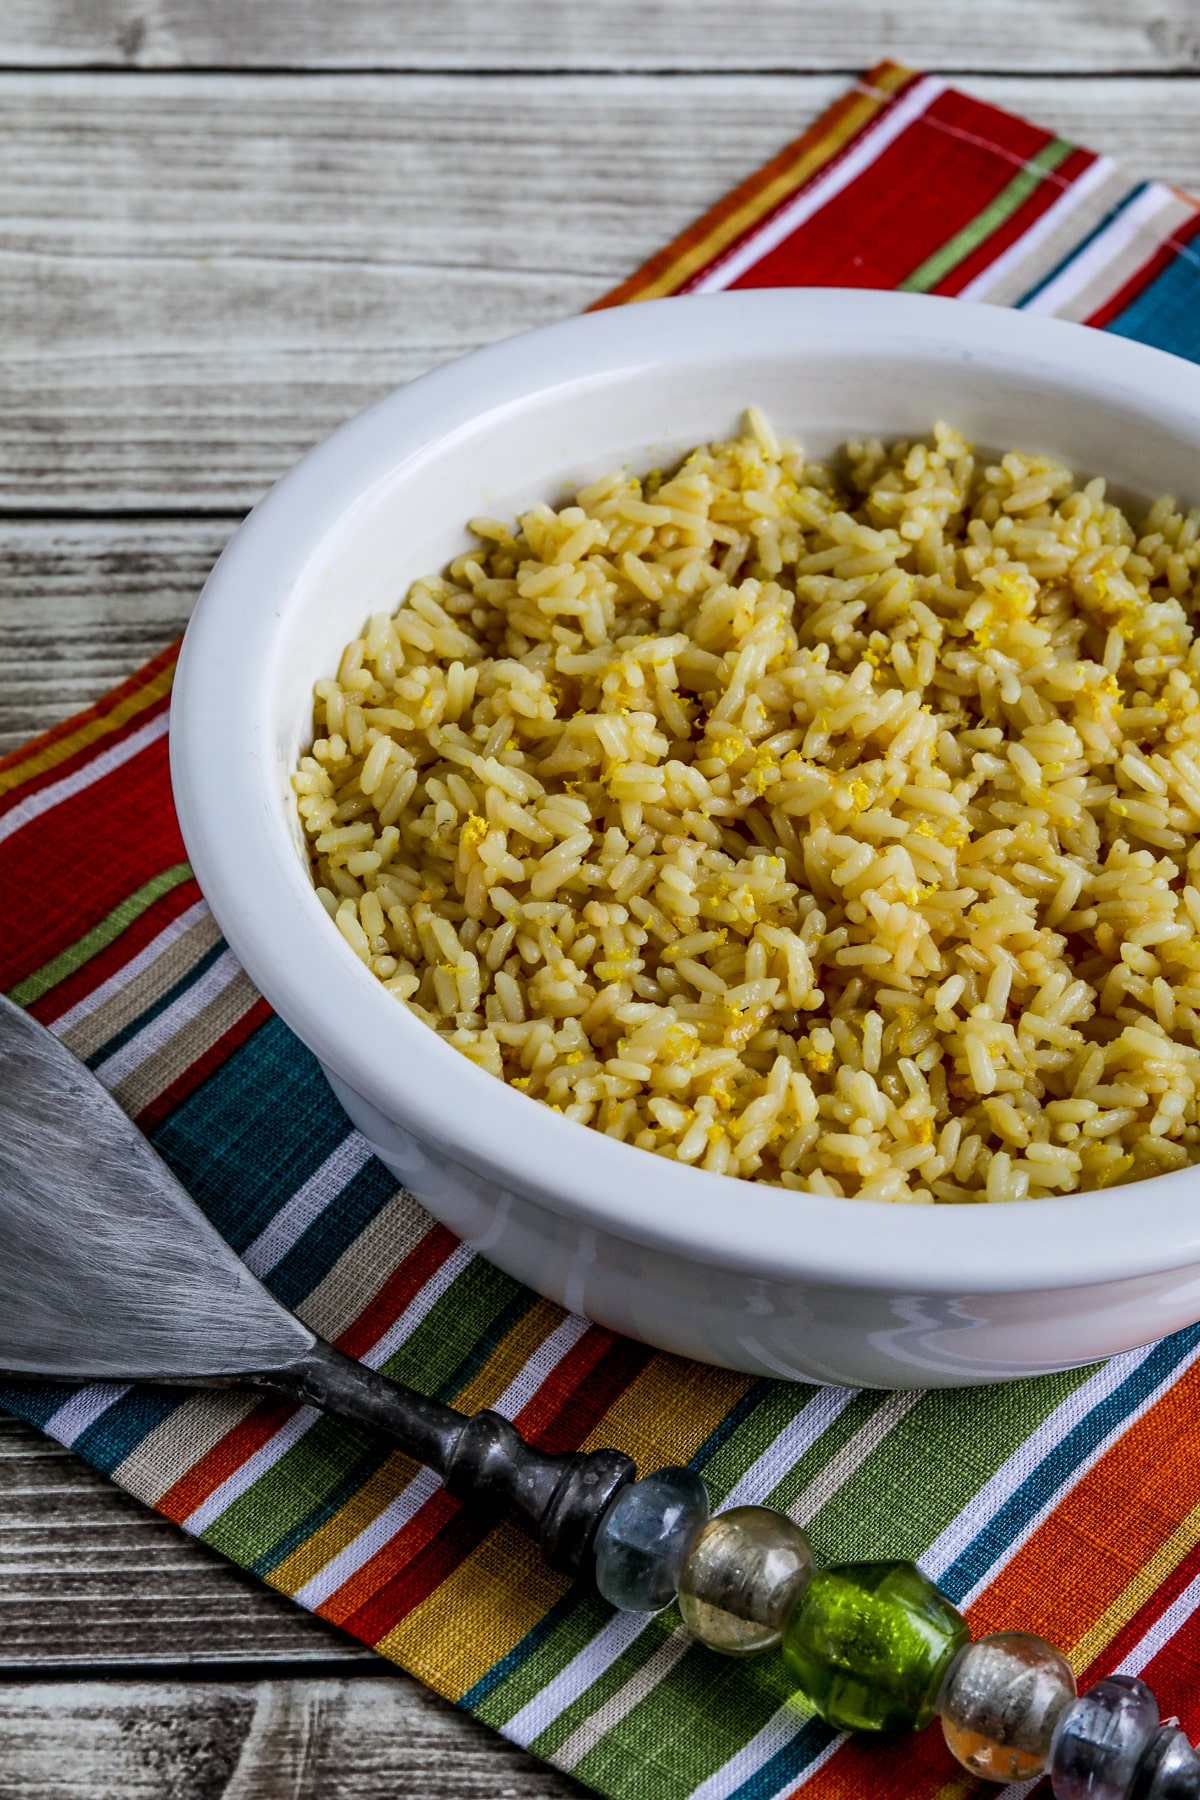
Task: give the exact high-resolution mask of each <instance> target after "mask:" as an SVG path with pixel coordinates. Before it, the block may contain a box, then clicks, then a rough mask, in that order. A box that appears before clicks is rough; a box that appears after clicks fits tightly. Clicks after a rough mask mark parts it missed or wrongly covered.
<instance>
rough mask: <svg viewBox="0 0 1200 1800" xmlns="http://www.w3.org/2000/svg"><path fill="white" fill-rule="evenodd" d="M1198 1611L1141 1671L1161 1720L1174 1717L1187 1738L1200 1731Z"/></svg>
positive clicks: (1199, 1621) (1199, 1614)
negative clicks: (1156, 1704)
mask: <svg viewBox="0 0 1200 1800" xmlns="http://www.w3.org/2000/svg"><path fill="white" fill-rule="evenodd" d="M1198 1677H1200V1609H1197V1611H1195V1612H1193V1613H1192V1614H1191V1615H1190V1617H1189V1618H1188V1619H1187V1621H1186V1623H1185V1624H1184V1625H1183V1626H1182V1627H1181V1628H1180V1630H1178V1631H1177V1632H1176V1633H1175V1635H1174V1636H1173V1637H1172V1638H1171V1639H1170V1640H1169V1642H1168V1643H1166V1644H1164V1645H1163V1647H1162V1649H1161V1650H1160V1651H1159V1652H1158V1654H1157V1655H1156V1656H1153V1657H1151V1659H1150V1661H1149V1662H1148V1663H1147V1664H1146V1666H1145V1668H1144V1669H1143V1670H1142V1680H1143V1681H1144V1682H1145V1683H1146V1686H1147V1687H1148V1688H1149V1689H1150V1690H1151V1692H1152V1693H1153V1695H1154V1697H1155V1699H1156V1700H1157V1701H1158V1710H1159V1713H1160V1714H1161V1716H1162V1717H1163V1718H1164V1719H1169V1718H1171V1717H1175V1718H1177V1719H1178V1720H1179V1723H1180V1724H1181V1725H1182V1726H1183V1729H1184V1730H1185V1731H1186V1732H1187V1734H1188V1736H1189V1737H1190V1738H1195V1736H1196V1735H1197V1733H1198V1732H1200V1679H1198Z"/></svg>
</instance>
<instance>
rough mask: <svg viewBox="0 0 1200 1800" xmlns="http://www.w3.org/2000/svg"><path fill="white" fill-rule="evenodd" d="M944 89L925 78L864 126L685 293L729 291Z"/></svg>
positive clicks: (917, 116) (870, 162) (865, 165)
mask: <svg viewBox="0 0 1200 1800" xmlns="http://www.w3.org/2000/svg"><path fill="white" fill-rule="evenodd" d="M945 85H946V84H945V82H944V81H939V80H937V78H936V77H935V76H932V75H926V76H925V77H924V78H923V79H922V80H921V81H919V82H918V83H917V85H916V86H915V87H914V88H912V89H911V90H910V92H909V93H907V94H905V95H904V97H903V99H901V100H898V101H897V102H896V103H895V105H894V106H893V107H892V108H891V110H890V111H889V112H885V113H884V114H883V115H882V117H881V118H879V119H877V120H876V121H875V123H874V124H873V125H868V126H867V127H866V129H865V130H864V131H862V132H861V133H860V135H859V137H858V139H857V141H856V142H855V143H854V145H853V147H852V148H851V149H850V150H848V151H847V152H846V154H845V156H843V157H841V158H840V160H839V161H837V162H836V163H834V165H833V167H832V168H830V169H827V170H826V172H825V174H824V175H822V176H820V177H818V179H817V180H816V181H814V182H813V183H812V185H811V186H810V187H807V188H804V189H802V190H801V192H800V193H798V194H797V195H796V197H795V199H794V200H792V201H790V202H789V203H788V205H787V206H785V207H783V208H781V210H780V211H779V212H778V213H776V214H775V216H774V217H773V218H769V219H768V220H767V221H766V223H765V224H764V225H763V227H762V230H761V231H757V232H754V233H752V234H751V236H750V237H749V238H748V239H747V240H746V241H745V242H744V243H742V244H738V245H736V246H735V248H734V249H732V250H731V251H730V252H729V255H728V256H726V257H724V258H723V259H722V260H721V261H720V262H719V263H718V264H717V265H716V267H715V268H713V269H710V270H709V271H708V273H707V274H706V275H703V276H701V278H700V280H699V281H697V283H696V285H695V286H694V287H691V288H689V289H688V290H687V291H688V292H689V293H693V294H714V293H718V292H719V291H720V290H721V289H722V288H727V287H729V286H730V284H731V283H732V282H734V281H736V280H737V278H738V276H739V275H741V274H743V273H744V271H745V270H746V269H750V268H753V266H754V264H755V263H756V262H761V260H762V258H763V257H764V256H765V255H766V254H767V252H768V251H769V250H773V249H774V248H775V246H776V245H777V244H781V243H782V242H783V240H784V239H785V238H787V237H790V236H791V235H792V233H793V232H794V231H796V230H797V229H798V228H799V227H800V226H801V225H803V224H804V222H805V220H806V219H810V218H811V217H812V216H813V214H814V213H817V212H820V210H821V208H822V207H823V206H827V205H828V204H829V202H830V201H831V200H832V199H833V198H834V196H835V195H837V194H840V193H841V192H842V190H843V188H847V187H849V185H850V183H851V182H852V181H856V180H857V179H858V177H859V176H860V175H861V174H862V173H863V171H864V170H865V169H869V168H870V166H871V164H872V163H873V162H874V161H875V160H876V158H877V157H878V156H880V155H881V154H882V152H883V151H884V150H886V149H887V147H888V145H889V144H891V143H893V142H894V141H895V140H896V138H898V137H899V136H900V134H901V132H903V131H906V130H907V129H908V127H909V126H910V125H911V124H912V122H913V120H914V119H917V118H919V117H920V115H921V114H922V113H923V112H924V111H925V109H926V107H928V106H929V105H930V103H931V102H932V101H933V100H935V99H936V98H937V96H938V95H939V94H940V93H941V92H942V91H943V89H944V88H945Z"/></svg>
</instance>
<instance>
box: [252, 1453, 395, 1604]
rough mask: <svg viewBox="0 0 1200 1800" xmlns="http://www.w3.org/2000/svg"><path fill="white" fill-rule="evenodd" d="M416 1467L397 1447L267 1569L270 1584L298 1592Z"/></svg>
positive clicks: (389, 1500) (369, 1520)
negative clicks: (276, 1563)
mask: <svg viewBox="0 0 1200 1800" xmlns="http://www.w3.org/2000/svg"><path fill="white" fill-rule="evenodd" d="M418 1469H419V1464H417V1463H415V1462H413V1460H412V1458H411V1457H409V1456H404V1455H402V1454H401V1452H400V1451H399V1450H397V1451H395V1452H393V1454H392V1455H391V1456H389V1457H388V1458H387V1460H386V1462H383V1463H381V1464H380V1466H379V1468H377V1469H376V1471H375V1473H374V1474H373V1475H372V1476H371V1477H370V1479H369V1480H367V1481H365V1482H364V1483H363V1485H362V1487H360V1488H359V1489H358V1491H357V1492H356V1493H354V1494H352V1495H351V1497H350V1499H349V1500H347V1501H346V1504H345V1505H344V1506H342V1507H339V1509H338V1511H337V1512H335V1513H334V1515H333V1517H332V1518H331V1519H327V1520H326V1521H325V1523H324V1525H321V1526H319V1527H318V1529H317V1530H316V1531H314V1532H313V1534H312V1536H311V1537H308V1538H305V1540H304V1542H303V1543H302V1544H298V1545H297V1546H296V1548H295V1549H294V1550H293V1551H292V1554H291V1555H290V1556H286V1557H285V1558H284V1560H283V1561H282V1562H281V1563H279V1564H278V1566H277V1567H276V1568H274V1569H272V1570H271V1573H270V1574H269V1575H268V1576H267V1580H268V1582H269V1583H270V1585H271V1586H272V1587H273V1588H278V1589H279V1590H280V1592H281V1593H284V1594H288V1595H292V1594H297V1593H299V1591H300V1589H301V1588H302V1587H303V1586H304V1584H305V1582H306V1581H311V1580H312V1578H313V1576H314V1575H319V1574H320V1573H321V1570H322V1569H323V1568H324V1567H325V1565H326V1564H327V1563H330V1562H332V1561H333V1559H334V1557H335V1556H338V1555H340V1554H341V1552H342V1551H343V1550H344V1549H345V1548H346V1545H347V1544H350V1543H353V1541H354V1539H355V1538H356V1537H357V1536H358V1535H359V1533H360V1532H363V1531H366V1529H367V1527H368V1526H369V1525H372V1524H373V1523H374V1521H375V1520H376V1519H377V1518H378V1517H379V1515H380V1513H381V1512H383V1511H384V1509H385V1508H386V1507H388V1506H390V1505H391V1504H392V1501H393V1500H395V1499H397V1498H398V1497H399V1496H400V1495H401V1494H402V1493H403V1492H404V1490H405V1488H406V1487H407V1486H408V1484H409V1482H410V1481H412V1480H414V1479H415V1477H416V1475H417V1473H418Z"/></svg>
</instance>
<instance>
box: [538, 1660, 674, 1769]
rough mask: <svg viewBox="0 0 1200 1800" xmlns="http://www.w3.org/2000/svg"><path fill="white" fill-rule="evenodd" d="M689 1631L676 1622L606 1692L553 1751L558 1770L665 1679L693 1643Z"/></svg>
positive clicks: (572, 1764) (586, 1749)
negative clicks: (626, 1677)
mask: <svg viewBox="0 0 1200 1800" xmlns="http://www.w3.org/2000/svg"><path fill="white" fill-rule="evenodd" d="M695 1641H696V1640H695V1639H694V1638H693V1636H692V1634H691V1632H690V1631H688V1630H687V1629H686V1627H685V1626H683V1625H680V1626H678V1627H677V1629H676V1630H674V1631H673V1632H672V1633H671V1635H670V1637H669V1638H665V1639H664V1640H663V1642H662V1643H661V1644H660V1645H659V1646H658V1649H657V1650H655V1651H654V1653H653V1655H651V1656H649V1657H647V1659H646V1661H645V1662H644V1663H643V1664H642V1666H641V1668H640V1669H637V1670H635V1671H634V1673H633V1674H632V1675H631V1676H630V1677H629V1680H628V1681H627V1682H625V1683H624V1685H623V1686H622V1687H620V1688H618V1690H617V1692H616V1693H615V1694H610V1695H609V1697H608V1699H607V1700H606V1701H605V1702H604V1704H603V1705H602V1706H598V1707H597V1708H596V1710H595V1712H593V1713H591V1714H589V1716H588V1717H587V1718H586V1719H584V1720H583V1722H582V1723H581V1724H580V1725H577V1726H576V1728H575V1730H574V1731H573V1732H572V1733H571V1735H570V1737H569V1738H568V1739H567V1740H566V1742H565V1743H563V1744H560V1746H559V1748H558V1749H557V1750H556V1751H555V1753H554V1761H555V1764H556V1766H557V1767H558V1768H560V1769H574V1768H575V1767H576V1766H577V1765H578V1764H579V1763H581V1762H582V1761H583V1759H584V1757H585V1756H586V1755H587V1754H588V1752H589V1751H591V1750H594V1749H595V1748H596V1745H597V1744H598V1743H599V1742H600V1740H601V1738H602V1737H605V1736H606V1735H607V1734H608V1733H609V1732H610V1731H611V1730H612V1729H613V1727H614V1726H616V1725H619V1724H620V1723H621V1720H622V1719H627V1718H628V1717H629V1715H630V1713H631V1712H632V1711H633V1710H634V1708H635V1707H636V1706H640V1705H641V1703H642V1701H643V1700H644V1699H645V1698H646V1696H647V1694H651V1693H653V1692H654V1689H655V1688H656V1687H657V1686H658V1684H659V1682H660V1681H665V1680H666V1678H667V1676H668V1675H669V1674H670V1673H671V1670H672V1669H673V1668H674V1667H675V1665H676V1663H678V1662H682V1661H683V1658H684V1657H685V1656H686V1655H687V1653H688V1651H689V1650H690V1649H691V1647H692V1645H693V1644H694V1643H695Z"/></svg>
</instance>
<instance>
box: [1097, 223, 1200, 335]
mask: <svg viewBox="0 0 1200 1800" xmlns="http://www.w3.org/2000/svg"><path fill="white" fill-rule="evenodd" d="M1197 241H1200V240H1197V239H1193V240H1192V242H1191V243H1185V244H1183V245H1181V246H1180V248H1179V252H1178V254H1177V256H1176V258H1175V260H1174V262H1171V263H1168V265H1167V267H1166V268H1165V269H1164V270H1163V271H1162V274H1161V275H1159V276H1158V277H1157V278H1156V279H1155V280H1154V281H1152V282H1151V284H1150V286H1149V287H1148V288H1146V289H1145V290H1144V292H1143V293H1140V294H1139V295H1138V297H1137V299H1136V300H1132V301H1131V302H1130V304H1129V305H1128V306H1127V307H1126V308H1125V310H1124V312H1121V313H1118V314H1117V317H1116V318H1115V319H1113V320H1112V321H1111V322H1110V324H1109V326H1108V329H1109V331H1111V332H1113V333H1114V334H1115V335H1116V336H1117V337H1126V338H1133V339H1135V341H1136V342H1137V343H1139V344H1152V345H1154V347H1155V348H1156V349H1158V350H1170V351H1171V352H1172V353H1173V354H1174V355H1175V356H1186V357H1187V358H1188V359H1189V361H1191V362H1197V363H1200V256H1198V255H1197V252H1196V248H1195V245H1196V242H1197Z"/></svg>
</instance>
